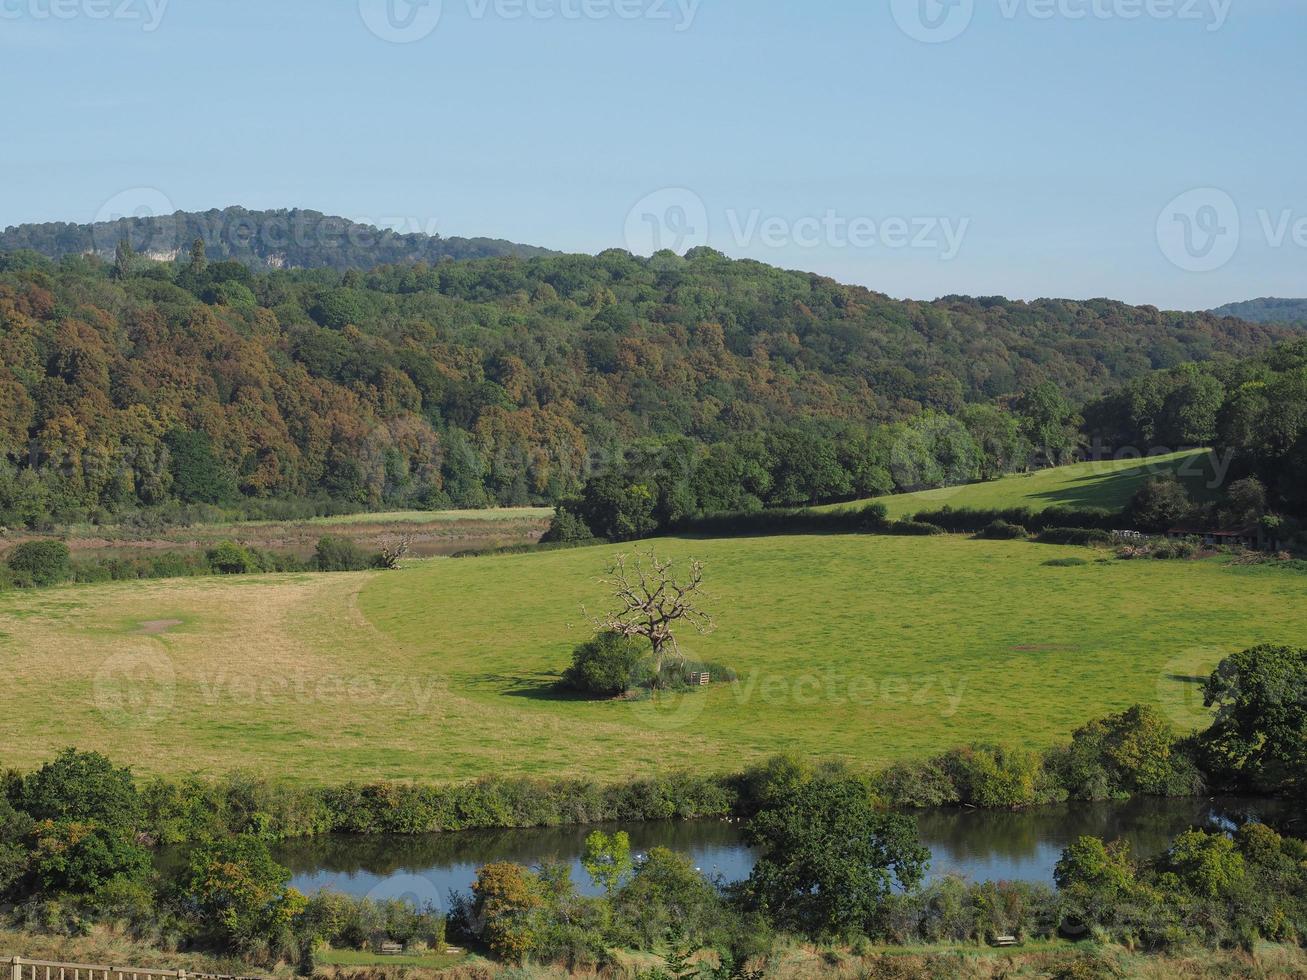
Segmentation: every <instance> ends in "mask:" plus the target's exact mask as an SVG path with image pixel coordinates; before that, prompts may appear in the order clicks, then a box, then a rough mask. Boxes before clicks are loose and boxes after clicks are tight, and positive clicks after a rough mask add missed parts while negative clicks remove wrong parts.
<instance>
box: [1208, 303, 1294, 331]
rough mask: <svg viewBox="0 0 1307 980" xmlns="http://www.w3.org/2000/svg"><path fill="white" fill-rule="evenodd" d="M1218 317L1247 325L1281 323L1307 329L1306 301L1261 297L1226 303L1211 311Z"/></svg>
mask: <svg viewBox="0 0 1307 980" xmlns="http://www.w3.org/2000/svg"><path fill="white" fill-rule="evenodd" d="M1212 312H1213V313H1215V314H1217V315H1218V316H1234V317H1238V318H1239V319H1241V320H1247V321H1248V322H1249V323H1282V324H1289V325H1291V326H1297V327H1307V299H1277V298H1275V297H1270V296H1267V297H1263V298H1262V299H1250V300H1247V301H1245V302H1243V303H1227V304H1226V305H1225V306H1221V307H1218V308H1217V309H1215V310H1212Z"/></svg>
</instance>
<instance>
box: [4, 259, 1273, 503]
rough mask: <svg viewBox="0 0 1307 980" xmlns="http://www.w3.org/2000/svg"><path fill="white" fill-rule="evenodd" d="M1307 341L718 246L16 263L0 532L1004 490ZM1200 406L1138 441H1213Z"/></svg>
mask: <svg viewBox="0 0 1307 980" xmlns="http://www.w3.org/2000/svg"><path fill="white" fill-rule="evenodd" d="M1293 336H1294V331H1292V330H1290V329H1289V328H1287V327H1282V326H1278V325H1274V324H1252V323H1246V322H1244V321H1242V320H1237V319H1233V318H1228V317H1227V318H1221V317H1215V316H1212V315H1211V314H1208V313H1176V312H1163V311H1161V310H1158V309H1156V308H1154V307H1136V306H1127V305H1125V304H1123V303H1118V302H1113V301H1111V300H1104V299H1100V300H1091V301H1087V302H1077V301H1073V300H1053V299H1045V300H1039V301H1036V302H1029V303H1027V302H1020V301H1013V300H1004V299H1001V298H997V297H978V298H976V297H963V296H951V297H946V298H944V299H941V300H937V301H934V302H929V303H923V302H902V301H898V300H894V299H891V298H890V297H888V296H885V295H883V294H880V293H875V292H872V291H870V290H867V289H864V288H861V287H857V286H846V285H841V284H840V283H837V282H835V281H833V280H831V279H827V278H825V277H822V276H817V275H813V274H811V273H806V272H795V271H786V270H783V269H776V268H773V267H771V266H767V265H763V264H761V263H758V262H749V261H734V260H731V259H729V258H727V257H726V256H724V255H722V254H721V253H719V252H715V251H713V250H711V249H706V248H701V249H695V250H692V251H691V252H690V253H689V254H688V255H687V256H686V257H684V258H676V257H674V256H669V255H659V256H655V257H653V258H637V257H634V256H632V255H629V254H627V253H625V252H620V251H616V250H614V251H608V252H604V253H602V254H600V255H596V256H586V255H548V256H541V257H536V258H518V257H515V256H506V257H498V258H490V259H479V260H475V261H468V262H441V263H439V264H435V265H426V264H416V265H415V264H393V265H383V266H379V267H376V268H373V269H371V270H369V271H358V270H354V269H347V270H345V271H343V272H336V271H334V270H331V269H251V268H250V267H248V266H246V265H243V264H241V263H240V262H236V261H219V260H215V259H213V258H212V257H210V258H209V259H208V260H207V261H195V262H192V261H190V260H189V258H183V259H182V260H181V261H177V262H151V261H147V260H144V259H141V258H139V257H132V256H130V255H126V254H124V255H123V256H122V261H121V262H119V261H116V260H110V261H105V260H102V259H97V258H94V257H91V258H86V259H80V258H78V257H76V256H72V257H69V258H67V259H65V260H64V261H62V262H60V263H58V264H56V263H54V262H52V261H51V260H50V259H47V258H43V257H41V256H39V255H36V254H34V253H32V252H22V253H9V254H0V524H4V525H7V526H10V527H19V526H29V527H37V526H42V525H43V524H47V523H54V524H76V523H85V522H88V521H90V520H97V521H100V522H105V521H110V522H120V521H121V520H122V519H123V515H125V514H127V513H130V512H132V510H133V509H134V508H138V507H160V508H170V507H176V506H179V505H182V504H184V505H196V506H198V505H217V506H224V507H227V506H230V507H232V508H242V510H241V512H242V513H255V512H256V511H255V509H254V508H256V507H257V508H261V507H263V505H264V503H266V502H268V501H271V500H277V501H286V502H290V503H292V504H294V505H295V506H296V507H300V508H312V507H317V506H318V503H315V501H316V502H330V503H332V504H333V506H334V505H335V504H336V503H341V504H349V505H351V506H352V507H358V506H367V507H370V508H374V509H380V508H384V509H391V510H406V509H415V508H428V507H440V508H444V507H450V506H457V507H485V506H488V505H496V504H497V505H517V504H538V505H544V504H553V503H557V502H558V501H560V500H563V499H566V498H567V497H569V496H570V495H571V494H573V493H574V492H575V491H576V490H577V489H578V488H579V487H580V486H581V485H582V483H583V482H585V481H587V480H588V479H589V478H590V477H591V476H592V475H593V474H595V473H597V472H599V473H619V474H625V473H626V472H627V469H628V464H629V468H636V467H639V468H641V469H643V470H655V471H656V473H657V474H664V473H666V474H673V475H675V477H676V479H677V480H678V481H679V482H677V483H675V484H674V485H673V484H672V483H670V482H667V483H662V484H657V486H659V488H660V490H659V493H660V494H661V493H662V489H661V488H663V487H667V488H670V489H668V490H667V493H666V494H664V495H663V496H660V497H658V498H657V500H658V501H659V502H658V506H659V507H664V506H665V511H664V512H665V513H668V514H671V513H678V512H686V511H687V510H690V511H693V510H701V511H704V512H709V511H722V510H733V509H745V508H756V507H757V506H760V505H769V506H796V505H799V504H807V503H834V502H837V501H839V500H842V499H858V498H865V497H875V496H881V495H883V494H886V493H890V492H894V491H903V490H916V489H921V488H924V487H927V486H932V485H945V484H955V483H969V482H973V481H975V480H978V479H981V478H983V477H985V476H987V475H997V474H1000V473H1003V472H1007V471H1008V470H1009V469H1010V468H1012V467H1013V466H1020V465H1024V461H1026V460H1028V459H1029V458H1030V457H1031V455H1032V454H1033V453H1034V451H1035V445H1034V442H1033V440H1039V443H1040V451H1043V448H1044V447H1047V446H1048V445H1050V444H1051V440H1055V439H1061V440H1063V441H1065V440H1066V438H1067V429H1068V428H1069V427H1071V426H1070V419H1071V418H1073V417H1074V406H1075V405H1076V404H1079V403H1082V402H1084V401H1085V400H1087V399H1090V398H1095V397H1097V396H1100V395H1102V394H1103V393H1104V392H1107V391H1109V390H1111V389H1113V388H1116V387H1118V386H1120V385H1122V384H1124V383H1126V382H1128V381H1130V380H1132V379H1136V378H1141V377H1144V376H1146V375H1150V374H1151V373H1152V372H1153V371H1155V370H1156V369H1159V368H1171V367H1175V366H1177V365H1182V364H1184V363H1185V362H1188V361H1195V360H1199V361H1202V360H1209V359H1218V360H1220V361H1222V362H1225V361H1229V360H1230V359H1231V358H1235V357H1248V356H1250V355H1254V354H1258V353H1261V352H1263V351H1266V350H1267V349H1268V348H1269V347H1271V346H1272V345H1274V344H1277V343H1282V342H1284V341H1287V340H1291V339H1293ZM1218 355H1226V356H1225V357H1220V358H1218ZM1206 394H1207V392H1205V391H1203V390H1199V391H1196V393H1195V397H1197V398H1198V399H1199V400H1200V401H1201V399H1202V398H1203V397H1205V396H1206ZM1023 395H1029V396H1030V397H1029V399H1026V398H1022V397H1021V396H1023ZM1190 401H1192V399H1190V400H1188V401H1186V400H1184V399H1175V400H1173V401H1172V402H1168V403H1167V405H1166V406H1163V407H1164V408H1166V411H1165V412H1164V413H1163V414H1162V416H1161V418H1162V421H1163V422H1166V423H1167V425H1168V426H1169V427H1168V428H1166V429H1159V430H1157V431H1158V432H1161V433H1162V434H1161V435H1159V436H1158V438H1157V439H1155V440H1150V441H1147V442H1136V443H1133V445H1135V446H1140V447H1145V448H1151V447H1154V446H1173V447H1174V446H1184V445H1204V444H1206V442H1205V441H1204V440H1202V439H1199V438H1191V437H1190V433H1189V428H1188V426H1189V422H1190V421H1191V419H1192V416H1193V415H1194V412H1192V411H1190V409H1191V408H1193V407H1194V406H1192V405H1191V404H1190ZM1023 406H1024V407H1023ZM1198 407H1199V408H1201V406H1198ZM1172 409H1174V410H1172ZM1172 423H1173V424H1172ZM1155 428H1156V427H1155ZM1171 434H1174V435H1175V438H1174V439H1171V438H1170V435H1171ZM1204 434H1205V433H1204ZM682 462H683V463H684V466H682V465H681V464H682ZM691 477H693V480H694V482H693V483H691V482H690V481H691ZM658 478H659V479H662V477H661V476H659V477H658ZM651 479H652V478H651ZM641 486H643V485H641ZM641 494H643V496H640V499H642V500H645V499H653V498H652V496H650V495H649V493H648V491H647V488H645V489H644V490H642V491H641ZM663 501H665V502H666V503H665V505H664V503H663ZM324 506H325V504H324ZM673 508H678V509H679V510H673ZM259 512H260V513H262V512H263V511H259ZM299 512H303V510H301V511H299ZM309 512H313V511H311V510H310V511H309ZM282 513H285V512H284V511H283V512H282Z"/></svg>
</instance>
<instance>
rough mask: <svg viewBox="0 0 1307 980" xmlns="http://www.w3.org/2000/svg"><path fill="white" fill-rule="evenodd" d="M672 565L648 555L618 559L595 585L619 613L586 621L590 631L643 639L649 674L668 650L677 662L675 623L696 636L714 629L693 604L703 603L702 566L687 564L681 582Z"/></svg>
mask: <svg viewBox="0 0 1307 980" xmlns="http://www.w3.org/2000/svg"><path fill="white" fill-rule="evenodd" d="M674 565H675V563H674V562H672V561H670V560H666V559H660V558H659V557H658V556H657V555H656V554H654V552H653V551H650V552H649V553H648V554H647V555H636V556H634V557H632V556H631V555H628V554H625V553H623V554H619V555H618V556H617V557H616V558H614V559H613V563H612V564H611V565H610V566H609V567H608V572H607V577H606V578H603V579H600V582H601V583H602V584H603V585H605V586H607V587H608V588H610V589H612V592H613V597H614V598H615V599H617V601H618V602H620V603H621V608H620V609H618V610H616V611H615V612H610V613H606V614H605V615H603V616H598V617H592V616H588V615H587V617H586V618H587V619H589V621H590V623H591V624H592V625H594V626H595V628H596V629H599V630H603V631H606V632H612V633H619V634H621V635H622V636H628V637H643V638H644V639H646V640H648V641H649V645H650V646H651V647H653V659H654V670H656V671H660V672H661V671H662V669H663V661H664V660H665V658H666V655H667V652H668V650H669V649H670V651H671V653H672V655H673V656H675V657H676V658H677V659H678V660H679V659H680V657H681V648H680V645H679V644H678V643H677V641H676V633H675V629H676V626H677V624H679V623H685V624H686V625H688V626H690V627H692V628H693V629H694V630H695V631H696V632H697V633H699V634H700V635H705V634H708V633H711V632H712V631H713V630H714V629H716V628H717V624H716V623H715V622H713V618H712V617H711V616H710V615H709V614H708V613H706V612H704V611H703V610H702V609H700V608H699V605H698V600H699V599H700V598H704V593H703V591H702V588H701V586H702V584H703V562H700V561H694V560H691V561H690V568H689V578H688V579H687V580H686V581H685V582H679V581H678V580H677V577H676V574H675V571H674V568H673V566H674ZM584 611H585V609H584V607H582V612H584Z"/></svg>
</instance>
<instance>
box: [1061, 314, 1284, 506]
mask: <svg viewBox="0 0 1307 980" xmlns="http://www.w3.org/2000/svg"><path fill="white" fill-rule="evenodd" d="M1083 414H1084V425H1085V432H1086V435H1087V436H1089V437H1090V438H1092V439H1094V440H1096V441H1097V442H1098V443H1099V444H1100V445H1102V446H1104V447H1106V448H1107V449H1109V450H1110V449H1113V448H1117V447H1123V446H1150V445H1171V446H1212V447H1214V448H1215V449H1216V451H1217V453H1218V454H1222V455H1226V454H1228V457H1229V459H1230V462H1231V472H1230V479H1231V480H1239V479H1241V478H1247V477H1255V478H1256V479H1257V480H1259V481H1260V483H1261V484H1262V486H1263V487H1264V488H1265V490H1266V491H1267V493H1268V494H1269V496H1268V499H1267V501H1266V503H1267V506H1268V508H1269V509H1270V510H1271V511H1273V512H1281V513H1288V514H1290V515H1294V516H1299V517H1303V516H1307V341H1304V340H1299V341H1296V342H1293V343H1288V344H1283V345H1281V346H1279V347H1276V348H1274V349H1272V350H1270V351H1267V352H1265V353H1263V354H1260V355H1257V356H1254V357H1249V358H1244V359H1231V358H1217V359H1214V360H1212V361H1210V362H1205V363H1201V364H1186V365H1183V366H1180V367H1177V368H1174V369H1170V370H1166V371H1160V372H1155V373H1152V374H1147V375H1144V376H1142V377H1140V378H1136V379H1133V380H1131V381H1129V382H1127V383H1125V384H1123V385H1121V386H1120V387H1118V388H1116V389H1114V390H1113V391H1110V392H1109V393H1107V394H1106V395H1104V396H1102V397H1101V398H1098V399H1096V400H1094V401H1092V402H1090V403H1089V404H1088V405H1087V406H1086V407H1085V409H1084V413H1083Z"/></svg>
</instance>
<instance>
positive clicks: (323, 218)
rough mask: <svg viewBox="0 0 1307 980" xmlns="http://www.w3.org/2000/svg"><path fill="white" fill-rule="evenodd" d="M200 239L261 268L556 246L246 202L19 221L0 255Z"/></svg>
mask: <svg viewBox="0 0 1307 980" xmlns="http://www.w3.org/2000/svg"><path fill="white" fill-rule="evenodd" d="M197 238H198V239H203V241H204V244H205V247H206V248H207V250H208V254H209V257H210V258H211V259H213V260H215V261H221V260H226V259H234V260H236V261H238V262H243V263H245V264H246V265H248V266H251V267H252V268H258V269H266V268H277V269H282V268H285V269H324V268H325V269H338V270H343V269H371V268H373V267H374V266H378V265H385V264H387V263H414V262H431V263H434V262H439V261H442V260H444V259H484V258H494V257H496V256H502V255H517V256H521V257H529V256H532V255H547V254H549V251H548V249H543V248H534V247H532V246H530V245H517V244H515V243H513V242H505V241H500V240H498V239H493V238H444V237H441V236H439V235H427V234H421V233H411V234H400V233H398V232H395V231H391V230H388V229H382V228H377V227H374V226H373V225H370V224H360V223H359V222H356V221H350V220H349V219H347V218H338V217H332V216H330V215H325V214H322V213H320V212H318V211H302V210H289V211H288V210H285V209H282V210H277V211H247V210H246V209H245V208H239V207H233V208H225V209H223V210H217V209H215V210H211V211H203V212H186V211H178V212H177V213H176V214H170V215H162V216H160V217H151V218H121V219H119V220H117V221H105V222H99V223H96V224H89V225H77V224H68V223H66V222H50V223H47V224H39V225H18V226H16V227H10V228H7V229H6V230H5V231H4V232H3V233H0V252H6V251H16V250H18V249H31V250H32V251H34V252H39V253H40V254H42V255H44V256H46V257H47V258H53V259H60V258H63V257H64V256H65V255H84V254H87V253H94V254H97V255H99V256H101V257H102V258H112V256H113V254H114V251H115V249H116V248H117V246H118V242H120V241H122V240H124V239H126V240H127V241H128V242H129V244H130V245H131V246H132V248H133V249H135V250H136V251H137V252H139V253H143V254H146V255H149V256H152V257H153V258H156V259H165V260H169V259H176V258H179V257H180V258H181V259H185V257H186V254H187V253H188V252H189V251H190V248H191V243H192V242H194V241H195V240H196V239H197Z"/></svg>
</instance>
